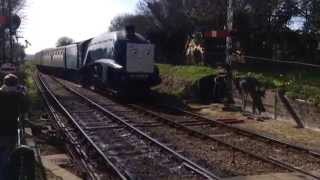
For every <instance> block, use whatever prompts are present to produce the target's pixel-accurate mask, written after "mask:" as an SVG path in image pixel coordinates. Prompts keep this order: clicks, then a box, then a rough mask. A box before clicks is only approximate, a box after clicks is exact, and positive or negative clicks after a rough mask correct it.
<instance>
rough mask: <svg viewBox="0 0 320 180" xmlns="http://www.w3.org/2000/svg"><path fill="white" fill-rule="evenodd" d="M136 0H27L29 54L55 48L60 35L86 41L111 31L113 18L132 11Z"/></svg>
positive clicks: (24, 28)
mask: <svg viewBox="0 0 320 180" xmlns="http://www.w3.org/2000/svg"><path fill="white" fill-rule="evenodd" d="M136 2H137V0H90V1H88V0H27V8H26V10H25V14H26V15H27V20H26V21H25V22H24V25H23V32H22V34H23V36H24V37H25V39H27V40H28V41H30V42H31V44H32V46H30V47H29V48H28V49H27V53H35V52H37V51H39V50H41V49H44V48H48V47H53V46H54V45H55V43H56V41H57V39H58V38H59V37H61V36H68V37H71V38H73V39H75V40H76V41H81V40H85V39H87V38H90V37H93V36H96V35H98V34H100V33H102V32H105V31H107V30H108V26H109V24H110V21H111V19H112V18H113V17H114V16H116V15H117V14H120V13H126V12H133V11H134V8H135V4H136Z"/></svg>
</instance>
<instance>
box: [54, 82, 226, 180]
mask: <svg viewBox="0 0 320 180" xmlns="http://www.w3.org/2000/svg"><path fill="white" fill-rule="evenodd" d="M53 79H54V80H56V81H57V82H58V83H60V84H61V85H62V86H63V87H64V88H66V89H67V90H69V91H70V92H72V93H74V94H76V95H78V96H79V97H81V98H82V99H84V100H86V101H87V102H88V103H90V104H91V105H92V106H94V107H97V108H98V109H100V110H101V111H102V112H104V113H105V114H106V115H108V116H109V117H111V118H112V119H114V120H116V121H117V122H120V123H121V124H123V125H125V127H127V128H129V129H131V130H133V131H134V132H136V133H137V134H138V135H140V136H142V137H144V138H146V139H148V140H149V141H150V142H152V143H153V144H155V145H157V146H158V147H161V148H162V149H164V150H166V151H167V152H169V153H171V154H173V155H174V156H176V157H177V158H179V159H180V160H182V161H183V162H184V163H185V164H188V165H189V166H187V167H188V168H190V169H192V170H194V171H195V172H197V173H198V174H200V175H202V176H204V177H206V178H208V179H216V180H219V179H220V177H218V176H217V175H215V174H213V173H211V172H210V171H208V170H206V169H205V168H203V167H201V166H199V165H198V164H196V163H195V162H193V161H192V160H190V159H188V158H186V157H184V156H183V155H181V154H179V153H177V152H176V151H174V150H173V149H171V148H169V147H167V146H166V145H164V144H163V143H161V142H159V141H158V140H156V139H154V138H152V137H151V136H149V135H147V134H146V133H144V132H143V131H141V130H140V129H138V128H136V127H134V126H133V125H131V124H130V123H127V122H126V121H125V120H123V119H122V118H120V117H119V116H117V115H116V114H114V113H113V112H111V111H109V110H107V109H105V108H104V107H102V106H101V105H99V104H97V103H95V102H94V101H92V100H91V99H89V98H87V97H85V96H83V95H81V94H80V93H79V92H77V91H76V90H74V89H72V88H70V87H68V86H66V85H65V84H63V83H62V82H60V81H58V80H57V79H55V78H53Z"/></svg>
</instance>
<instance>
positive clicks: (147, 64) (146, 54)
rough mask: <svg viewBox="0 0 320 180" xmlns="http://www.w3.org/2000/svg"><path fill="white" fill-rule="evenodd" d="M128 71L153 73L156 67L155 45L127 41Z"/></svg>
mask: <svg viewBox="0 0 320 180" xmlns="http://www.w3.org/2000/svg"><path fill="white" fill-rule="evenodd" d="M126 56H127V64H126V70H127V72H128V73H152V72H153V68H154V45H152V44H136V43H127V52H126Z"/></svg>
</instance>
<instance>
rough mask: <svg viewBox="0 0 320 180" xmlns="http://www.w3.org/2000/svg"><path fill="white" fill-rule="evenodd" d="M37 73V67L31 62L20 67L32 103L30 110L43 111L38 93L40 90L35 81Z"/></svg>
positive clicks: (21, 76)
mask: <svg viewBox="0 0 320 180" xmlns="http://www.w3.org/2000/svg"><path fill="white" fill-rule="evenodd" d="M35 71H36V67H35V66H34V65H33V64H32V63H31V62H25V63H24V64H23V65H22V66H21V67H20V78H21V79H22V81H23V82H24V83H25V86H27V88H28V99H29V102H30V106H31V107H30V110H31V111H32V110H36V109H41V106H42V105H41V104H42V103H41V97H40V95H39V93H38V89H37V87H36V85H35V84H34V81H33V78H32V76H33V74H34V73H35Z"/></svg>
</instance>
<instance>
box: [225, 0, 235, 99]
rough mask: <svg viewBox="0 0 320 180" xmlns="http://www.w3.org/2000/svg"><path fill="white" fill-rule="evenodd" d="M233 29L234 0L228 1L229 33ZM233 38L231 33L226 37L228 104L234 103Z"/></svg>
mask: <svg viewBox="0 0 320 180" xmlns="http://www.w3.org/2000/svg"><path fill="white" fill-rule="evenodd" d="M232 29H233V0H229V1H228V10H227V31H228V32H231V31H232ZM231 56H232V38H231V35H230V33H228V36H227V37H226V62H225V64H226V66H225V69H226V72H227V103H228V104H232V103H234V100H233V95H232V78H233V75H232V57H231Z"/></svg>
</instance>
